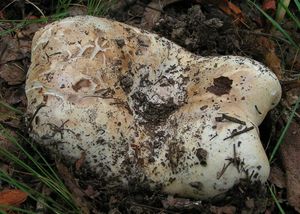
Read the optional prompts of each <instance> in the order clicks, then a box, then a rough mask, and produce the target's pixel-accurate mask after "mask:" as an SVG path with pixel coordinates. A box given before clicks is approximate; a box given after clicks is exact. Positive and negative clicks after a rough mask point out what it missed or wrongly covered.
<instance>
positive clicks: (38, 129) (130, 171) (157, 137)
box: [26, 16, 281, 199]
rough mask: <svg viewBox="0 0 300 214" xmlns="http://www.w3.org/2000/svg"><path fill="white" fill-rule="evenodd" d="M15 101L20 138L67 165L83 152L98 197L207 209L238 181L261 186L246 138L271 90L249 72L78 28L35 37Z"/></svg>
mask: <svg viewBox="0 0 300 214" xmlns="http://www.w3.org/2000/svg"><path fill="white" fill-rule="evenodd" d="M26 94H27V98H28V110H27V111H28V113H29V114H31V115H35V118H34V120H33V122H32V124H30V125H31V136H32V137H34V138H35V139H36V140H37V142H40V143H42V144H43V145H45V146H46V147H48V148H50V149H52V150H53V151H54V152H58V153H59V154H61V155H62V156H65V157H66V158H69V159H71V160H76V159H78V158H79V157H80V154H81V153H82V152H85V153H86V162H87V167H89V168H90V169H91V170H92V171H94V172H95V173H97V174H98V175H99V179H102V180H103V181H105V182H107V184H108V185H111V184H117V185H122V186H123V187H124V188H130V187H131V185H132V184H134V185H140V186H142V187H150V188H151V189H155V188H160V189H161V190H162V191H163V192H166V193H169V194H177V195H179V196H184V197H191V198H197V199H207V198H211V197H214V196H216V195H218V194H220V193H224V192H226V191H227V190H229V189H230V188H231V187H232V186H233V185H234V184H237V183H238V182H239V181H240V179H243V178H249V179H250V180H251V181H254V180H259V181H261V182H265V181H266V180H267V178H268V175H269V163H268V159H267V157H266V154H265V152H264V149H263V147H262V145H261V141H260V138H259V132H258V128H257V127H258V125H259V124H260V123H261V122H262V120H263V119H264V117H265V116H266V114H267V112H268V111H269V110H270V109H271V108H273V107H274V106H275V105H276V104H277V103H278V102H279V99H280V97H281V87H280V84H279V81H278V80H277V78H276V77H275V75H274V74H273V73H272V72H271V71H270V70H269V69H268V68H266V67H265V66H263V65H261V64H260V63H258V62H256V61H254V60H251V59H247V58H243V57H238V56H222V57H200V56H196V55H194V54H192V53H189V52H187V51H185V50H184V49H183V48H181V47H179V46H178V45H176V44H174V43H172V42H170V41H169V40H167V39H165V38H161V37H159V36H157V35H155V34H151V33H148V32H145V31H143V30H140V29H137V28H134V27H131V26H128V25H126V24H123V23H119V22H115V21H110V20H107V19H102V18H96V17H90V16H78V17H72V18H66V19H64V20H61V21H58V22H54V23H52V24H49V25H47V26H46V27H44V28H43V29H41V30H39V31H38V32H37V33H36V35H35V37H34V39H33V44H32V64H31V66H30V69H29V72H28V76H27V82H26ZM43 105H44V106H43Z"/></svg>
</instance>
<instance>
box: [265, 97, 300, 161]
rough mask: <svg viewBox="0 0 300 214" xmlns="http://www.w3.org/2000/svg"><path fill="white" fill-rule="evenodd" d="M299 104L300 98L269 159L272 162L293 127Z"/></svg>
mask: <svg viewBox="0 0 300 214" xmlns="http://www.w3.org/2000/svg"><path fill="white" fill-rule="evenodd" d="M299 103H300V96H299V98H298V100H297V102H296V104H295V106H294V107H293V109H292V112H291V113H290V116H289V118H288V121H287V123H286V125H285V127H284V128H283V130H282V132H281V135H280V137H279V139H278V141H277V143H276V145H275V147H274V149H273V151H272V153H271V156H270V159H269V160H270V162H272V161H273V159H274V157H275V155H276V152H277V150H278V149H279V147H280V145H281V144H282V143H283V140H284V137H285V135H286V132H287V130H288V129H289V127H290V125H291V123H292V121H293V118H294V116H295V113H296V111H297V109H298V107H299Z"/></svg>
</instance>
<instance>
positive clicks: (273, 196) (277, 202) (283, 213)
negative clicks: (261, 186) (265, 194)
mask: <svg viewBox="0 0 300 214" xmlns="http://www.w3.org/2000/svg"><path fill="white" fill-rule="evenodd" d="M268 188H269V191H270V193H271V196H272V198H273V200H274V201H275V204H276V206H277V208H278V210H279V212H280V213H281V214H285V211H284V209H283V208H282V207H281V205H280V203H279V201H278V199H277V198H276V195H275V194H274V192H273V190H272V188H271V187H270V185H268Z"/></svg>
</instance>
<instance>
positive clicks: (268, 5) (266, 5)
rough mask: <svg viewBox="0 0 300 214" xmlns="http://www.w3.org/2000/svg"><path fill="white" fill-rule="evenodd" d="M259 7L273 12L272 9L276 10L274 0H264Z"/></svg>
mask: <svg viewBox="0 0 300 214" xmlns="http://www.w3.org/2000/svg"><path fill="white" fill-rule="evenodd" d="M261 7H262V9H263V10H264V11H267V10H271V11H273V12H274V11H276V1H275V0H264V2H263V4H262V6H261Z"/></svg>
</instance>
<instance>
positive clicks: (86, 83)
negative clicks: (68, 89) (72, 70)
mask: <svg viewBox="0 0 300 214" xmlns="http://www.w3.org/2000/svg"><path fill="white" fill-rule="evenodd" d="M90 86H91V81H90V80H88V79H81V80H79V81H78V82H77V83H76V84H75V85H72V88H73V90H74V91H76V92H78V91H79V90H80V89H81V88H87V87H90Z"/></svg>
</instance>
